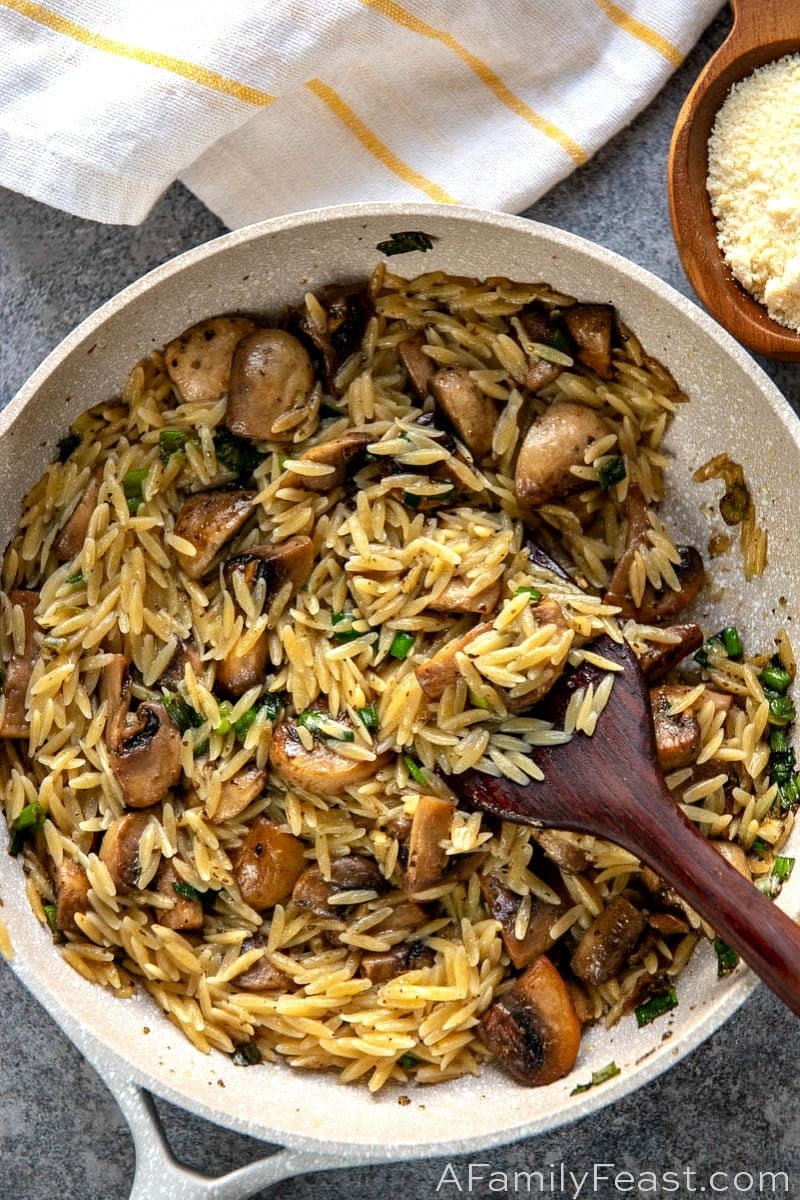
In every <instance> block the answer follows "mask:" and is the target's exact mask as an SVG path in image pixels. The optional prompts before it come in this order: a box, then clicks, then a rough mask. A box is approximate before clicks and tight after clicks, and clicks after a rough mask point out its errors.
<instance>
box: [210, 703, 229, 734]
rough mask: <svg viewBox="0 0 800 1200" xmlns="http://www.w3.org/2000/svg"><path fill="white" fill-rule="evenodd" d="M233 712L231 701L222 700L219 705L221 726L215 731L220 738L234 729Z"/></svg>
mask: <svg viewBox="0 0 800 1200" xmlns="http://www.w3.org/2000/svg"><path fill="white" fill-rule="evenodd" d="M232 712H233V705H232V704H231V702H230V700H221V701H220V703H219V725H217V726H216V727H215V729H214V733H216V734H219V736H220V737H225V735H226V734H227V733H230V731H231V729H232V728H233V726H232V725H231V713H232Z"/></svg>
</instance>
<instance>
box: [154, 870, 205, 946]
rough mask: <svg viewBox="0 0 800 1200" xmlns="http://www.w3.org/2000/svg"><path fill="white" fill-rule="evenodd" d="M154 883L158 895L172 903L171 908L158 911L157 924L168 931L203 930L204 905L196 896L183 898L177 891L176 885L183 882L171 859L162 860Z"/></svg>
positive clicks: (155, 918)
mask: <svg viewBox="0 0 800 1200" xmlns="http://www.w3.org/2000/svg"><path fill="white" fill-rule="evenodd" d="M154 882H155V891H156V892H157V893H158V895H159V896H163V897H164V898H165V899H167V900H170V901H171V902H172V904H171V907H170V908H159V909H157V910H156V913H155V917H154V920H155V922H156V924H158V925H164V926H166V928H167V929H183V930H191V929H202V928H203V919H204V918H203V905H202V904H201V903H200V901H199V900H196V899H195V898H194V896H182V895H181V893H180V892H179V891H176V889H175V884H176V883H177V884H180V883H182V882H183V881H182V879H181V877H180V875H179V874H178V872H177V871H176V870H175V866H174V864H173V863H172V861H171V860H170V859H168V858H162V860H161V865H160V866H159V868H158V870H157V871H156V877H155V881H154Z"/></svg>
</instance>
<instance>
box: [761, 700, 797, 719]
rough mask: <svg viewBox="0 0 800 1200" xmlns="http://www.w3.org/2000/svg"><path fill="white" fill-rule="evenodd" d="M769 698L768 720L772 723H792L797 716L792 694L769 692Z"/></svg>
mask: <svg viewBox="0 0 800 1200" xmlns="http://www.w3.org/2000/svg"><path fill="white" fill-rule="evenodd" d="M767 699H768V701H769V716H768V718H767V720H768V721H769V723H770V725H781V726H782V725H790V724H791V723H792V721H793V720H794V719H795V717H796V716H797V712H796V710H795V707H794V703H793V702H792V698H791V696H779V695H775V694H772V695H770V694H769V693H767Z"/></svg>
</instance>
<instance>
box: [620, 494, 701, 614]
mask: <svg viewBox="0 0 800 1200" xmlns="http://www.w3.org/2000/svg"><path fill="white" fill-rule="evenodd" d="M626 510H627V518H628V532H627V537H626V545H625V550H624V552H623V554H622V555H621V557H620V559H619V562H618V563H617V565H616V567H615V568H614V572H613V574H612V576H611V579H610V581H609V584H608V591H607V592H606V594H605V596H604V600H605V602H606V604H616V605H618V606H619V608H620V610H621V615H622V616H624V617H634V618H635V619H636V620H637V621H643V622H645V623H652V622H655V621H667V620H669V619H670V618H671V617H674V616H676V615H677V613H679V612H682V610H683V609H684V608H686V607H687V605H689V604H691V602H692V600H694V598H695V596H696V595H697V593H698V591H699V590H700V588H701V587H702V585H703V581H704V579H705V568H704V566H703V560H702V558H701V557H700V554H699V553H698V551H697V550H695V548H694V546H677V547H676V549H677V550H678V553H679V555H680V561H679V562H678V563H677V564H676V565H675V574H676V576H677V578H678V582H679V584H680V589H679V590H678V591H675V590H674V589H673V588H670V587H666V586H665V587H663V588H661V589H660V590H659V591H656V590H655V589H654V588H653V586H652V584H651V583H649V582H648V584H647V586H646V587H645V589H644V594H643V596H642V599H641V602H640V603H639V604H638V605H636V604H634V602H633V597H632V596H631V593H630V578H629V577H630V569H631V565H632V563H633V560H634V557H635V555H636V553H637V551H638V550H639V547H640V546H641V544H642V543H643V541H644V539H645V537H646V535H647V533H648V531H649V529H650V521H649V516H648V509H647V502H646V500H645V498H644V495H643V494H642V491H641V489H640V488H639V487H638V486H637V485H636V484H632V485H631V486H630V487H629V488H628V498H627V501H626Z"/></svg>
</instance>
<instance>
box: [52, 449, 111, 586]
mask: <svg viewBox="0 0 800 1200" xmlns="http://www.w3.org/2000/svg"><path fill="white" fill-rule="evenodd" d="M102 483H103V468H102V467H101V466H97V467H94V468H93V469H92V471H91V473H90V475H89V478H88V480H87V482H86V487H85V488H84V489H83V495H82V496H81V498H80V500H79V501H78V503H77V504H76V505H75V507H74V509H73V510H72V512H71V513H70V516H69V517H68V519H67V520H66V521H65V522H64V524H63V525H62V527H61V531H60V533H59V535H58V537H57V538H56V540H55V541H54V542H53V552H54V554H55V556H56V558H57V559H58V561H59V562H69V561H70V559H73V558H75V556H76V554H80V552H81V550H82V549H83V543H84V542H85V541H86V534H87V532H88V530H89V522H90V521H91V519H92V513H93V512H94V510H95V509H96V508H97V500H98V497H99V495H100V488H101V486H102Z"/></svg>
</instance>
